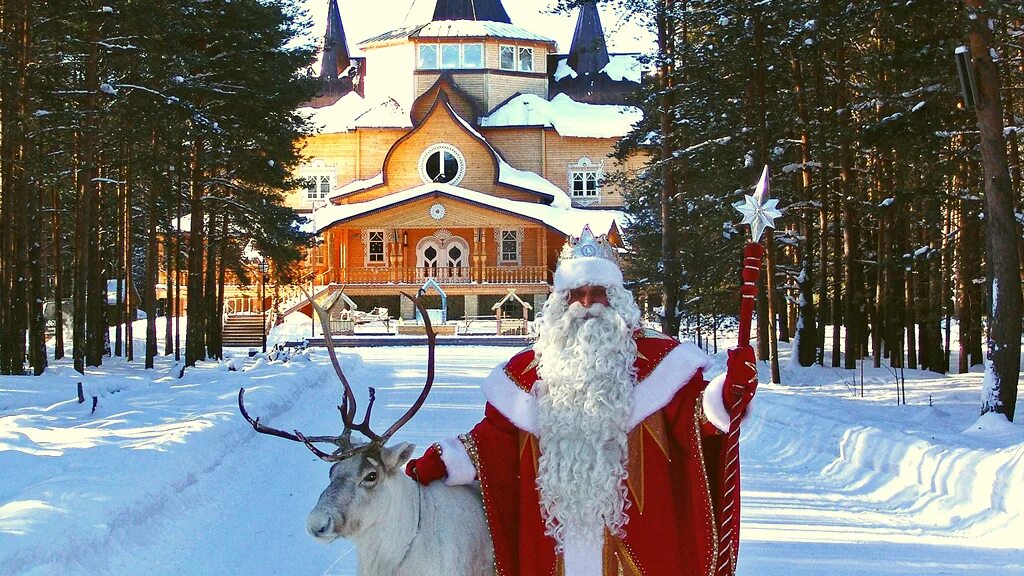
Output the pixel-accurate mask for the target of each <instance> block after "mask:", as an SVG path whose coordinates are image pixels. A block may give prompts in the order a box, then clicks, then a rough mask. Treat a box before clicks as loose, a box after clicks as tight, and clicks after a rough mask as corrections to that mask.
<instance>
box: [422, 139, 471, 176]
mask: <svg viewBox="0 0 1024 576" xmlns="http://www.w3.org/2000/svg"><path fill="white" fill-rule="evenodd" d="M465 175H466V159H465V157H463V155H462V152H459V150H458V149H457V148H455V147H454V146H451V145H450V144H435V145H433V146H431V147H429V148H427V149H426V150H425V151H424V152H423V154H422V155H421V156H420V179H422V180H423V182H424V183H426V184H430V183H432V182H436V183H438V184H451V185H452V186H456V185H458V184H459V182H461V181H462V177H463V176H465Z"/></svg>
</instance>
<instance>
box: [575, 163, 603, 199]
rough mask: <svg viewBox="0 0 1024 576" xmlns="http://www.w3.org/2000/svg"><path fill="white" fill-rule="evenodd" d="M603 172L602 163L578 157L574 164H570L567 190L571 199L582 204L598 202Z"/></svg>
mask: <svg viewBox="0 0 1024 576" xmlns="http://www.w3.org/2000/svg"><path fill="white" fill-rule="evenodd" d="M603 172H604V171H603V167H602V165H601V164H595V163H593V162H591V161H590V159H589V158H580V159H579V161H578V162H576V163H575V164H570V165H569V192H570V195H571V196H572V199H573V200H574V201H579V202H580V203H582V204H592V203H594V202H599V201H600V197H601V180H602V178H603V177H604V174H603Z"/></svg>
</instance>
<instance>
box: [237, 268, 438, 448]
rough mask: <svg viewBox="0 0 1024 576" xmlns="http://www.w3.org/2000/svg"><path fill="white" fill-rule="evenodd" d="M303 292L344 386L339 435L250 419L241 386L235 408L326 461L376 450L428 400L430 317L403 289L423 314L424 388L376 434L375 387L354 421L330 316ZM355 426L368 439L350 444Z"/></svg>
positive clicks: (258, 427)
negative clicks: (325, 446)
mask: <svg viewBox="0 0 1024 576" xmlns="http://www.w3.org/2000/svg"><path fill="white" fill-rule="evenodd" d="M300 288H301V289H302V292H303V294H305V295H306V299H307V300H309V303H310V304H311V305H312V306H313V311H314V312H315V313H316V315H317V317H318V318H319V319H320V324H321V327H322V328H323V334H324V342H325V343H326V344H327V353H328V355H329V356H330V358H331V365H332V366H333V367H334V372H335V374H337V376H338V380H339V381H341V385H342V387H343V389H344V391H343V394H342V400H341V405H340V406H338V411H339V412H340V413H341V420H342V423H343V425H344V428H343V430H342V433H341V435H339V436H305V435H304V434H302V432H299V431H298V430H295V431H294V433H292V432H285V431H283V430H278V429H277V428H271V427H270V426H265V425H263V424H261V423H260V419H259V418H255V419H253V418H252V417H251V416H249V412H248V411H247V410H246V409H245V403H244V400H243V398H244V397H245V388H241V389H240V390H239V391H238V410H239V411H240V412H241V413H242V417H243V418H245V420H246V421H247V422H249V424H251V425H252V427H253V430H255V431H257V432H259V433H260V434H268V435H270V436H277V437H278V438H284V439H286V440H292V441H294V442H301V443H303V444H304V445H305V446H306V447H307V448H309V450H310V451H311V452H313V454H315V455H316V456H317V457H318V458H320V459H321V460H323V461H325V462H339V461H341V460H344V459H346V458H349V457H351V456H353V455H355V454H357V453H359V452H362V451H365V450H379V449H380V448H381V447H382V446H384V444H385V443H386V442H387V441H388V439H389V438H391V436H392V435H393V434H394V433H395V432H397V431H398V430H399V429H400V428H401V427H402V426H404V425H405V423H406V422H408V421H409V420H411V419H412V417H413V416H414V415H415V414H416V412H418V411H419V409H420V408H422V407H423V403H424V402H426V400H427V395H428V394H430V389H431V387H432V386H433V384H434V361H435V348H436V346H437V334H436V333H435V332H434V328H433V326H432V325H431V323H430V317H429V316H428V315H427V310H426V308H425V307H424V306H423V304H422V303H421V302H420V300H419V298H414V297H412V296H410V295H408V294H406V293H405V292H402V296H404V297H406V298H408V299H409V300H412V303H413V304H414V305H415V306H416V308H417V309H418V310H419V311H420V316H421V317H422V318H423V326H424V331H425V332H426V334H427V380H426V382H425V383H424V385H423V390H421V391H420V395H419V397H418V398H416V401H415V402H413V404H412V406H410V407H409V409H408V410H406V412H405V414H403V415H402V416H401V417H400V418H399V419H398V420H397V421H395V423H394V424H392V425H391V427H389V428H388V429H387V431H385V432H384V434H377V433H375V432H374V431H373V430H372V429H371V428H370V414H371V412H372V411H373V404H374V401H375V400H376V390H375V389H374V388H373V387H372V386H371V387H369V400H368V401H367V404H366V413H365V414H364V415H363V420H362V422H359V423H355V422H354V420H355V413H356V398H355V394H354V393H353V392H352V387H351V386H350V385H349V382H348V378H346V377H345V372H344V371H343V370H342V369H341V363H340V362H338V355H337V353H336V352H335V350H334V341H333V340H332V339H331V326H330V316H329V315H328V313H327V311H326V310H324V308H323V307H322V306H320V305H319V304H317V303H316V302H315V301H314V300H313V298H312V297H310V295H309V293H308V292H306V290H305V289H304V288H302V287H300ZM353 430H355V431H356V432H359V433H360V434H362V435H363V436H365V437H366V438H367V439H368V440H369V442H367V443H365V444H356V445H353V444H352V439H351V436H352V431H353ZM316 443H329V444H333V445H335V446H337V447H338V448H337V450H335V451H334V452H332V453H330V454H328V453H327V452H324V451H323V450H321V449H319V448H317V447H316V445H315V444H316Z"/></svg>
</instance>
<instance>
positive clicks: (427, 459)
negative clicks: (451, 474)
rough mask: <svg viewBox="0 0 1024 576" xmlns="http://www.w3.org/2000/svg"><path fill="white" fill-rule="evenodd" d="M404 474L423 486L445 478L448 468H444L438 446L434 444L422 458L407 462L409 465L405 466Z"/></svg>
mask: <svg viewBox="0 0 1024 576" xmlns="http://www.w3.org/2000/svg"><path fill="white" fill-rule="evenodd" d="M405 474H406V476H408V477H410V478H412V479H413V480H415V481H417V482H419V483H420V484H423V485H424V486H426V485H428V484H430V483H431V482H433V481H434V480H440V479H441V478H444V477H445V476H447V475H448V468H446V467H445V465H444V460H442V459H441V446H440V444H434V445H432V446H431V447H430V448H427V451H426V452H424V453H423V456H420V457H419V458H415V459H413V460H409V463H408V464H406V465H405Z"/></svg>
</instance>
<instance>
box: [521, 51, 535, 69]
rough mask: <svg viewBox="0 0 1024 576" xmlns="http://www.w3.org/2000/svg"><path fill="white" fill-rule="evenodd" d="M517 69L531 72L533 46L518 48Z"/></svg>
mask: <svg viewBox="0 0 1024 576" xmlns="http://www.w3.org/2000/svg"><path fill="white" fill-rule="evenodd" d="M519 71H520V72H533V48H523V47H520V48H519Z"/></svg>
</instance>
